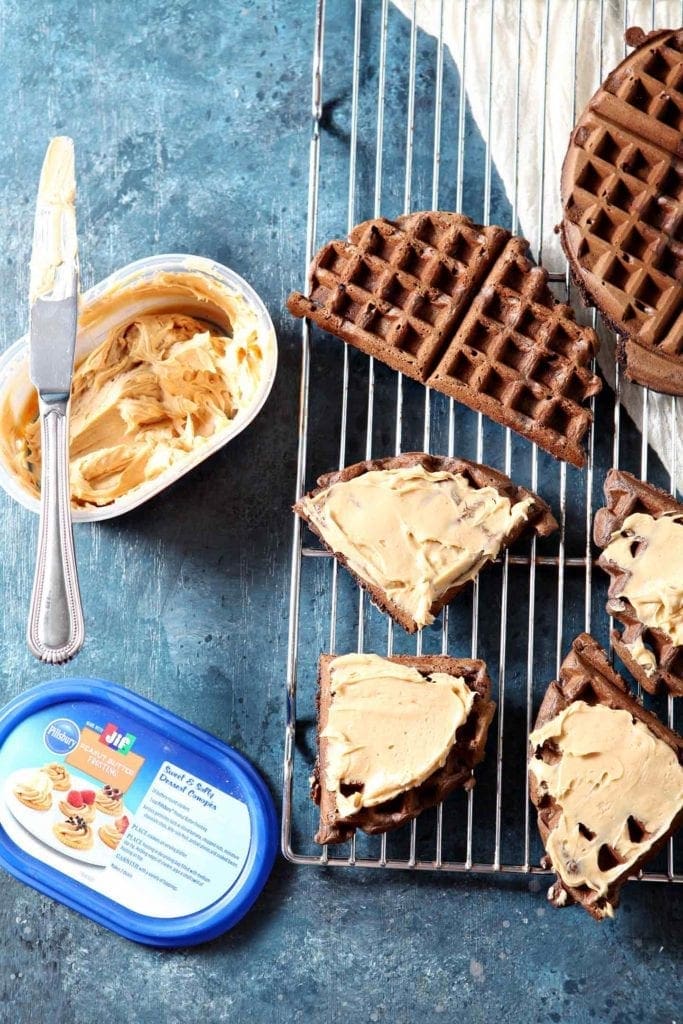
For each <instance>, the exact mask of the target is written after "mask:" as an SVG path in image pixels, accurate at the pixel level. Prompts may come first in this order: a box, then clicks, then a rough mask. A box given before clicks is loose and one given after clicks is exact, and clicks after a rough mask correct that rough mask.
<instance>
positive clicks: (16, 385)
mask: <svg viewBox="0 0 683 1024" xmlns="http://www.w3.org/2000/svg"><path fill="white" fill-rule="evenodd" d="M164 273H168V274H179V273H180V274H189V275H192V276H194V275H199V276H204V277H206V278H207V279H209V281H211V282H215V283H216V284H217V285H218V286H219V287H220V288H222V289H224V290H226V291H227V292H230V293H232V294H235V295H239V296H241V297H242V298H243V299H244V300H245V301H246V302H247V304H248V306H249V307H250V308H251V309H252V310H253V311H254V313H255V314H256V317H257V320H258V324H259V327H260V335H259V341H260V342H261V343H262V348H263V355H264V361H263V370H262V376H261V381H260V384H259V387H258V389H257V391H256V393H255V395H254V397H253V400H252V401H251V403H250V404H249V405H248V406H246V407H245V408H244V409H240V410H239V412H238V413H237V415H236V416H235V418H234V419H233V420H231V422H230V424H229V425H228V426H227V427H225V428H224V429H222V430H220V431H217V432H216V433H215V434H214V435H213V436H211V437H209V438H207V439H206V441H205V442H204V443H203V444H202V445H201V446H200V447H198V448H197V449H196V450H195V451H193V452H189V453H188V454H187V457H186V458H183V459H182V460H179V461H178V462H177V463H175V464H174V465H172V466H170V467H169V468H168V469H167V470H165V471H164V472H163V473H161V474H160V475H159V476H157V477H155V478H154V479H153V480H149V481H148V482H146V483H144V484H141V485H140V486H139V487H136V488H134V489H133V490H132V491H130V492H128V493H127V494H124V495H122V496H121V497H119V498H116V499H115V500H114V501H113V502H112V503H111V504H109V505H103V506H101V507H97V508H95V507H88V508H81V507H72V517H73V520H74V522H96V521H98V520H102V519H112V518H113V517H114V516H119V515H123V513H124V512H130V510H131V509H134V508H137V506H138V505H142V504H143V503H144V502H145V501H148V500H149V499H150V498H152V497H154V495H156V494H158V493H159V492H160V491H163V490H164V488H166V487H168V486H170V484H173V483H175V481H176V480H178V479H179V478H180V477H181V476H184V475H185V473H189V472H190V470H191V469H194V468H195V466H197V465H199V463H200V462H203V461H204V459H208V457H209V456H210V455H213V454H214V452H217V451H218V449H219V448H222V447H223V445H226V444H228V442H229V441H232V440H233V439H234V438H235V437H237V435H238V434H240V433H241V432H242V431H243V430H244V429H245V427H247V426H248V425H249V424H250V423H251V421H252V420H253V419H254V417H255V416H257V415H258V413H259V412H260V411H261V409H262V408H263V405H264V403H265V401H266V399H267V398H268V395H269V393H270V390H271V388H272V386H273V381H274V379H275V372H276V369H277V343H276V340H275V330H274V328H273V322H272V320H271V318H270V315H269V313H268V310H267V309H266V307H265V306H264V304H263V302H262V301H261V299H260V298H259V296H258V295H257V294H256V292H255V291H254V289H253V288H252V287H251V286H250V285H249V284H247V282H246V281H244V280H243V278H241V277H240V276H239V275H238V274H236V273H235V272H234V271H233V270H230V269H229V268H228V267H224V266H223V265H222V264H220V263H216V262H214V261H213V260H209V259H204V258H203V257H199V256H190V255H188V254H182V253H172V254H166V255H162V256H150V257H148V258H146V259H142V260H137V261H136V262H135V263H129V264H128V265H127V266H125V267H122V268H121V270H117V271H116V272H115V273H113V274H111V275H110V276H109V277H107V278H105V279H104V280H103V281H100V282H99V284H96V285H95V286H94V287H93V288H90V289H89V290H88V291H87V292H85V293H84V295H82V297H81V308H80V316H79V322H80V320H82V319H84V318H85V319H87V315H88V311H89V310H91V309H92V308H93V307H94V305H95V303H96V302H97V301H98V300H100V299H102V297H103V296H104V295H105V294H106V293H107V292H109V291H112V290H113V289H117V288H118V289H125V286H126V285H128V284H131V283H136V284H137V283H139V282H140V281H144V280H151V279H152V278H155V277H157V276H158V275H159V274H164ZM180 306H182V309H183V311H184V312H187V313H189V314H190V315H192V314H193V313H194V315H198V316H202V317H203V318H204V319H211V316H208V317H207V309H206V307H205V306H202V305H201V303H199V302H195V303H194V304H193V302H192V301H191V300H190V299H188V297H187V295H184V294H181V293H174V292H173V289H172V288H169V289H166V290H165V291H164V293H163V295H160V296H158V297H157V298H152V297H146V298H143V299H140V300H138V301H132V302H130V303H128V304H125V305H119V306H118V307H116V308H113V311H112V314H111V316H106V317H100V318H99V319H98V321H97V323H96V325H95V327H94V328H90V327H86V328H84V329H83V328H79V332H78V336H77V339H76V361H78V360H79V359H81V358H83V357H84V356H86V355H88V353H89V352H91V351H92V350H93V349H94V348H96V347H97V345H99V344H100V343H101V342H102V341H103V340H104V338H105V337H106V335H107V334H108V333H109V332H110V331H111V330H112V328H114V327H116V326H117V325H119V324H122V323H125V322H126V320H128V319H130V318H131V317H133V316H135V315H137V314H140V313H151V312H161V311H164V310H166V311H168V310H169V308H177V307H180ZM215 318H216V319H218V320H220V309H219V308H218V306H217V307H216V310H215ZM225 319H227V314H226V317H225ZM31 391H32V385H31V383H30V380H29V378H28V336H27V335H25V336H24V337H23V338H20V339H19V340H18V341H16V342H15V343H14V344H13V345H11V346H10V348H9V349H7V351H6V352H4V353H3V354H2V356H0V403H2V402H4V400H5V397H6V395H7V393H8V392H9V396H10V399H9V400H10V403H11V405H12V408H14V409H17V410H19V409H21V408H23V406H24V404H25V402H26V401H27V400H28V398H29V396H30V394H31ZM0 486H2V488H3V489H4V490H5V491H6V492H7V493H8V494H9V495H10V496H11V497H12V498H14V499H16V501H18V502H20V503H21V504H22V505H23V506H24V507H25V508H28V509H30V510H31V511H32V512H38V511H39V508H40V504H39V501H38V499H37V498H36V496H35V495H34V494H33V493H32V492H31V491H30V490H29V489H28V488H27V487H26V486H25V485H24V484H23V482H22V481H21V479H20V478H19V477H18V476H17V475H16V474H15V473H14V472H13V471H12V469H11V467H10V465H9V461H8V453H7V451H6V449H5V446H4V445H2V444H0Z"/></svg>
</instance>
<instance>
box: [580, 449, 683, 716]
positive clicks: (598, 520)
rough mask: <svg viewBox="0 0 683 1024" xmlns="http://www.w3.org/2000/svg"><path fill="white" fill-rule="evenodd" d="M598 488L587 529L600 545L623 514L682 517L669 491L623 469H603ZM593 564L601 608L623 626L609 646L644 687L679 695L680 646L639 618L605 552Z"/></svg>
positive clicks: (682, 686) (682, 689) (682, 683)
mask: <svg viewBox="0 0 683 1024" xmlns="http://www.w3.org/2000/svg"><path fill="white" fill-rule="evenodd" d="M604 490H605V502H606V504H605V507H604V508H601V509H598V511H597V512H596V514H595V523H594V530H593V534H594V539H595V543H596V544H597V545H598V547H601V548H606V547H607V545H608V544H609V543H610V540H611V538H612V535H613V534H614V533H616V532H617V531H620V530H622V529H623V526H624V523H625V522H626V520H627V519H628V517H629V516H631V515H634V514H636V513H643V514H645V515H648V516H652V517H653V518H654V519H658V518H659V517H660V516H662V515H672V514H673V515H680V516H681V517H683V505H682V504H681V503H680V502H678V501H676V499H675V498H673V497H672V496H671V495H670V494H667V493H666V491H662V490H660V489H659V488H658V487H653V486H652V484H648V483H645V482H644V481H642V480H638V479H637V478H636V477H634V476H632V475H631V474H630V473H626V472H624V471H623V470H619V469H611V470H610V471H609V473H608V474H607V477H606V479H605V487H604ZM635 541H636V538H635V537H634V542H635ZM598 564H599V565H600V566H601V568H603V569H604V570H605V572H606V573H608V574H609V576H610V586H609V595H608V601H607V611H608V612H609V614H610V615H612V616H613V617H614V618H615V619H616V620H617V621H618V622H620V623H621V624H622V625H623V626H624V629H623V631H621V632H620V631H619V630H616V629H615V630H613V632H612V646H613V647H614V649H615V651H616V652H617V654H618V655H619V657H620V658H621V660H622V661H623V663H624V665H626V667H627V668H628V670H629V672H631V673H632V675H633V676H634V678H635V679H637V681H638V682H639V683H640V685H641V686H642V687H643V689H645V690H648V691H649V692H650V693H657V692H658V691H659V690H667V691H668V692H669V693H670V694H672V696H674V697H681V696H683V647H681V646H680V645H676V644H675V643H674V642H673V640H672V639H671V637H670V636H669V635H668V634H667V633H665V632H664V630H662V629H658V628H651V627H648V626H646V625H645V624H644V623H643V622H641V621H640V619H639V618H638V615H637V614H636V611H635V609H634V607H633V605H632V604H631V602H630V601H629V600H628V599H627V598H626V597H625V596H624V595H623V593H622V589H623V587H624V583H625V575H626V574H625V571H624V569H623V568H622V567H621V566H619V565H616V564H615V563H614V562H613V561H611V560H610V559H609V557H608V556H607V555H605V554H603V555H601V556H600V559H599V561H598ZM681 582H682V585H683V581H681ZM638 651H640V652H641V654H640V660H638V658H637V654H638ZM643 655H645V659H643ZM648 662H649V664H648Z"/></svg>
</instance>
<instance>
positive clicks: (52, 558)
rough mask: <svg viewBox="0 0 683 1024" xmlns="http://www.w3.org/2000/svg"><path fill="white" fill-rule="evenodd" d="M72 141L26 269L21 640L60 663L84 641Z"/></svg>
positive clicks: (55, 145)
mask: <svg viewBox="0 0 683 1024" xmlns="http://www.w3.org/2000/svg"><path fill="white" fill-rule="evenodd" d="M74 163H75V162H74V144H73V140H72V139H70V138H67V137H66V136H60V137H57V138H54V139H53V140H52V141H51V143H50V145H49V146H48V149H47V153H46V154H45V160H44V162H43V169H42V172H41V175H40V185H39V188H38V201H37V205H36V219H35V227H34V233H33V252H32V255H31V275H30V303H31V314H30V334H29V338H30V342H29V348H30V373H31V380H32V382H33V384H34V386H35V388H36V390H37V392H38V409H39V415H40V436H41V451H42V472H41V491H40V527H39V532H38V550H37V556H36V572H35V577H34V581H33V593H32V596H31V607H30V611H29V619H28V628H27V640H28V645H29V648H30V650H31V652H32V653H33V654H35V656H36V657H37V658H40V660H41V661H46V662H50V663H52V664H56V665H58V664H61V663H62V662H65V661H68V660H69V658H72V657H73V656H74V654H76V653H77V652H78V651H79V650H80V649H81V647H82V646H83V639H84V626H83V610H82V607H81V596H80V591H79V587H78V572H77V569H76V556H75V552H74V540H73V528H72V523H71V498H70V489H69V397H70V394H71V377H72V374H73V363H74V348H75V344H76V326H77V319H78V240H77V236H76V175H75V166H74Z"/></svg>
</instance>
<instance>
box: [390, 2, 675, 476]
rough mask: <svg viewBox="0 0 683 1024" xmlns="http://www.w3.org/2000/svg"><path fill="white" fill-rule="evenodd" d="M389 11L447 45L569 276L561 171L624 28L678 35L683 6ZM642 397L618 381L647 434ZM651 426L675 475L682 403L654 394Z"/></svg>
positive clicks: (487, 135)
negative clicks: (561, 227)
mask: <svg viewBox="0 0 683 1024" xmlns="http://www.w3.org/2000/svg"><path fill="white" fill-rule="evenodd" d="M392 2H393V3H395V5H396V6H397V7H398V8H399V9H400V10H401V11H402V12H403V14H405V15H406V16H407V17H408V18H412V16H413V13H415V16H416V20H417V24H418V26H419V27H420V28H421V29H423V30H424V31H425V32H428V33H429V34H430V35H432V36H435V37H437V38H438V37H439V34H440V31H441V32H442V37H443V42H444V45H445V46H446V47H447V48H448V50H449V52H450V54H451V56H452V58H453V60H454V61H455V64H456V65H457V67H458V71H459V73H460V76H461V79H462V78H464V84H465V91H466V95H467V101H468V103H469V106H470V110H471V112H472V116H473V118H474V120H475V122H476V124H477V127H478V128H479V131H480V132H481V135H482V137H483V138H484V140H485V141H488V143H489V146H490V153H491V157H492V160H493V163H494V165H495V167H496V170H497V172H498V174H499V176H500V179H501V180H502V182H503V184H504V186H505V189H506V192H507V195H508V198H509V200H510V202H511V204H512V206H513V210H516V211H517V217H518V222H519V231H520V233H521V234H522V235H524V237H525V238H528V239H529V241H530V243H531V248H532V251H533V252H534V254H535V255H537V256H538V257H539V258H540V259H541V260H542V262H543V265H544V266H545V267H546V269H547V270H549V271H551V272H555V273H564V270H565V266H566V262H565V259H564V256H563V253H562V250H561V247H560V242H559V239H558V236H557V235H556V234H555V231H554V228H555V225H556V224H557V223H558V222H559V220H560V219H561V209H560V196H559V183H560V171H561V167H562V161H563V159H564V154H565V152H566V149H567V143H568V141H569V133H570V131H571V129H572V127H573V125H574V122H575V120H576V118H577V117H578V115H579V114H580V113H581V110H582V109H583V107H584V106H585V104H586V103H587V102H588V100H589V99H590V97H591V96H592V94H593V93H594V92H595V90H596V89H597V87H598V85H599V84H600V82H601V81H602V79H603V78H605V77H606V75H607V74H608V72H609V71H610V70H611V69H612V68H613V67H614V66H615V65H616V64H618V63H619V61H620V60H622V58H623V57H624V56H625V53H626V52H627V51H626V49H625V45H624V30H625V28H626V27H629V26H631V25H638V26H640V27H641V28H643V29H645V30H646V31H649V30H650V29H651V28H652V27H654V28H667V27H668V28H675V27H678V26H679V25H680V24H681V6H682V5H681V3H680V0H676V2H670V0H657V3H656V4H653V3H652V2H650V0H648V2H638V0H636V2H630V3H627V2H625V0H602V2H600V0H554V2H553V0H469V2H467V0H443V4H442V3H441V0H392ZM442 16H443V21H442ZM653 16H654V25H653ZM575 37H576V40H577V42H576V56H575V46H574V40H575ZM463 69H464V70H463ZM546 70H547V73H546ZM491 77H492V81H493V89H492V91H491V96H492V102H491V103H490V104H489V89H488V82H489V79H490V78H491ZM574 81H576V89H574ZM518 88H519V104H518V109H519V124H518V125H517V123H516V120H517V119H516V117H515V112H516V109H517V106H516V97H517V90H518ZM544 97H545V105H544ZM544 107H545V117H544ZM464 212H465V213H466V212H467V211H464ZM598 331H599V334H600V338H601V351H600V355H599V360H598V361H599V363H600V368H601V370H602V373H603V375H604V377H605V379H606V380H607V381H608V383H609V384H610V386H611V387H614V383H615V368H614V335H613V334H612V333H611V332H610V331H608V330H606V329H604V328H603V327H602V324H601V323H600V322H598ZM643 396H644V392H643V389H642V388H640V387H638V386H637V385H635V384H630V383H629V382H628V381H626V380H624V378H623V375H622V376H621V401H622V404H623V406H624V407H625V409H626V410H627V412H628V414H629V416H630V417H631V418H632V420H633V421H634V422H635V424H636V425H637V427H638V429H639V430H641V431H642V429H643V419H644V414H643V408H644V397H643ZM645 426H646V430H647V436H648V440H649V443H650V445H651V446H652V448H654V450H655V451H656V452H657V453H658V454H659V456H660V458H661V459H662V462H663V463H664V465H665V466H666V467H667V469H668V470H669V471H671V469H672V465H671V462H672V459H671V452H672V442H673V437H672V435H674V436H675V439H676V440H675V443H676V444H679V445H680V440H679V439H680V438H681V437H682V436H683V402H676V403H674V400H672V399H671V398H670V397H669V396H666V395H657V394H655V393H654V392H651V393H650V394H649V397H648V399H647V418H646V425H645ZM676 465H677V469H678V472H677V482H678V486H679V488H681V489H683V452H681V450H680V447H679V451H678V452H677V459H676Z"/></svg>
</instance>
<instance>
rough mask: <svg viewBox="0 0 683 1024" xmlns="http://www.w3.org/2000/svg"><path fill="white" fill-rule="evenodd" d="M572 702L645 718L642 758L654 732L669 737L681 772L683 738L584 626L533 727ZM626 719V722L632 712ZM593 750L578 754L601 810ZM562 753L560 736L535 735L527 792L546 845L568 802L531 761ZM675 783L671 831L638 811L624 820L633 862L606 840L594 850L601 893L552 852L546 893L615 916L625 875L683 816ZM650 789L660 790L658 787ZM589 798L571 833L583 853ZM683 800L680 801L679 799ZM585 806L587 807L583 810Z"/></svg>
mask: <svg viewBox="0 0 683 1024" xmlns="http://www.w3.org/2000/svg"><path fill="white" fill-rule="evenodd" d="M575 702H584V703H585V704H587V705H589V706H595V705H602V707H603V708H608V709H613V710H621V711H626V712H627V713H628V716H629V717H630V724H634V723H638V722H639V723H642V725H643V726H645V728H646V729H647V730H648V732H649V734H651V736H650V738H649V739H648V743H647V747H646V748H645V753H644V755H642V756H643V757H644V759H645V760H647V758H648V751H650V756H651V752H652V751H653V750H654V747H653V746H652V744H653V743H654V741H655V740H658V741H663V743H664V744H666V745H667V746H668V747H670V748H671V750H672V751H673V754H674V756H673V758H672V757H671V755H668V754H667V757H668V758H669V760H670V761H671V764H670V765H669V768H672V769H673V772H676V773H678V778H679V780H680V773H679V766H681V765H683V739H682V738H681V737H680V736H678V735H677V734H676V733H675V732H673V731H672V730H671V729H668V728H667V727H666V726H665V725H663V724H662V723H661V722H660V721H659V719H658V718H657V717H656V715H653V714H652V713H651V712H649V711H646V710H645V708H643V706H642V705H641V704H639V703H638V701H637V700H636V698H635V696H634V695H633V694H632V693H631V692H630V690H629V688H628V686H627V685H626V683H625V682H624V680H623V679H622V678H621V676H619V675H618V674H617V673H616V672H615V671H614V669H613V668H612V667H611V666H610V664H609V661H608V658H607V655H606V654H605V652H604V651H603V650H602V648H601V647H600V645H599V644H598V642H597V641H596V640H594V639H593V637H592V636H590V635H589V634H587V633H582V634H581V635H579V636H578V637H576V639H575V640H574V642H573V644H572V647H571V650H570V652H569V654H568V655H567V657H566V658H565V660H564V661H563V663H562V665H561V667H560V678H559V680H558V681H556V682H552V683H551V684H550V686H549V687H548V690H547V691H546V694H545V697H544V698H543V702H542V703H541V707H540V709H539V712H538V717H537V719H536V724H535V727H534V729H535V730H538V729H542V728H543V727H544V726H547V724H548V723H550V722H552V721H553V720H554V719H556V718H557V717H558V716H559V715H561V714H562V713H563V712H564V711H565V710H566V709H568V708H569V707H570V705H572V704H574V703H575ZM626 721H627V722H628V719H627V720H626ZM630 724H629V728H630ZM532 735H533V734H532ZM592 751H593V747H592V746H590V744H588V743H587V742H585V741H584V742H583V743H582V747H581V749H580V750H579V752H578V755H579V761H580V760H581V758H582V756H583V755H585V760H586V771H587V772H588V773H589V777H588V780H587V785H586V786H585V787H584V788H585V790H586V791H589V790H590V791H591V792H595V794H596V800H597V801H598V804H599V807H598V811H599V812H600V811H601V810H602V809H603V807H602V805H601V804H600V793H599V792H598V790H599V788H600V785H601V783H602V781H604V780H603V779H602V777H600V778H598V777H597V776H598V775H599V771H598V769H597V768H596V767H595V766H594V765H593V760H594V757H592V756H588V755H591V752H592ZM562 756H563V754H562V750H561V749H560V748H558V746H557V741H553V740H546V741H545V742H544V743H543V744H541V745H539V746H534V745H533V742H532V743H531V744H530V747H529V758H530V771H529V793H530V797H531V801H532V803H533V804H534V806H535V807H536V809H537V811H538V829H539V832H540V834H541V839H542V841H543V845H544V846H545V847H546V849H548V845H549V838H550V836H551V834H552V832H553V830H554V829H556V828H558V826H559V824H560V822H561V817H562V814H563V808H562V807H561V806H560V805H559V804H558V802H557V800H556V799H555V798H554V796H553V795H551V794H550V793H549V792H548V787H547V785H544V784H543V781H542V779H541V781H540V782H539V780H538V779H537V777H536V775H535V774H534V772H533V771H532V767H531V766H532V764H533V762H534V759H538V761H540V762H543V763H544V764H545V765H553V764H556V763H557V762H558V760H560V759H561V758H562ZM591 772H592V773H593V777H592V778H591V777H590V773H591ZM607 775H611V776H612V777H613V778H615V779H618V778H619V775H618V773H617V770H616V767H613V768H612V769H611V771H608V772H607ZM629 778H630V779H635V780H636V783H635V784H636V785H637V784H638V783H639V782H641V783H642V779H641V778H640V775H639V774H638V773H633V774H632V775H630V776H629ZM675 786H678V792H679V793H680V794H681V795H680V796H679V797H678V799H677V801H676V802H675V803H674V805H673V806H672V807H669V813H670V814H671V817H670V818H669V817H667V818H666V822H668V827H667V828H666V831H664V832H662V834H661V835H658V836H656V837H655V838H654V840H653V836H652V835H651V834H649V833H648V832H647V830H646V829H645V827H644V826H643V824H642V823H641V822H638V821H637V820H636V819H635V818H632V817H629V818H628V820H627V821H626V822H625V823H623V824H624V826H625V829H624V833H625V834H624V833H622V838H623V840H624V841H625V843H626V844H627V845H628V846H630V845H631V844H636V845H635V854H633V855H632V857H631V859H630V861H629V862H628V863H627V861H626V860H624V859H623V857H622V856H621V855H620V854H619V852H618V851H617V850H615V849H611V848H609V847H607V848H603V847H601V848H600V850H599V852H598V855H597V865H598V868H599V870H601V871H603V872H609V873H610V876H611V877H610V880H609V885H608V886H607V887H606V891H605V892H604V893H599V892H598V891H596V890H595V889H593V888H591V887H590V886H589V885H588V884H586V883H582V884H576V885H572V884H568V882H567V881H566V880H563V878H562V877H561V875H560V873H559V871H558V865H557V864H555V863H553V862H552V859H551V858H550V857H549V856H547V857H546V858H544V862H543V863H544V866H547V867H553V868H554V869H555V871H556V872H557V879H556V881H555V882H554V884H553V885H552V886H551V888H550V891H549V893H548V899H549V900H550V901H551V902H552V903H553V904H554V905H555V906H557V907H562V906H565V905H567V904H570V903H580V904H581V905H582V906H583V907H584V908H585V909H586V910H587V911H588V912H589V914H591V915H592V916H593V917H594V918H596V919H597V920H602V919H603V918H604V917H611V916H612V914H613V912H614V909H615V908H616V907H617V906H618V905H619V899H620V892H621V888H622V887H623V885H624V883H625V882H626V881H627V880H628V878H629V877H631V876H632V875H634V874H636V872H637V871H638V870H639V869H640V868H641V867H642V866H643V865H644V864H645V863H646V862H647V861H649V860H650V859H651V858H653V857H654V856H655V855H656V854H657V852H658V851H659V850H660V849H661V847H662V846H663V845H664V844H665V843H666V842H667V840H668V839H669V838H670V837H671V836H672V835H673V834H674V833H675V832H676V830H677V829H678V828H679V827H680V825H681V824H683V789H681V786H680V784H679V782H677V781H675V782H674V787H675ZM655 788H657V787H655ZM631 792H633V790H631ZM649 793H650V790H648V792H647V793H640V794H639V797H643V798H644V799H645V801H646V802H647V800H648V797H649ZM652 795H653V796H655V794H654V793H653V794H652ZM586 803H587V804H588V806H586V808H585V818H586V822H587V823H588V824H579V832H580V833H582V835H579V836H577V837H576V838H575V839H574V838H573V837H572V836H570V837H569V841H570V842H571V843H576V846H575V848H574V849H575V850H576V852H577V855H578V854H579V852H581V853H583V854H584V855H585V844H584V843H583V841H582V837H583V839H586V840H587V841H588V842H590V841H592V840H594V839H595V836H594V835H593V834H591V831H590V823H592V824H595V821H594V819H593V818H592V812H591V807H590V806H589V804H590V800H589V799H588V798H586ZM679 803H680V806H678V804H679ZM608 804H609V801H608ZM581 813H582V814H583V811H582V812H581ZM617 824H618V825H619V824H620V823H619V822H617ZM662 827H663V826H662ZM640 844H642V848H643V852H642V854H640V855H638V850H639V847H640ZM617 845H618V841H617ZM594 852H595V851H594ZM620 863H622V864H626V867H625V868H624V870H623V872H621V873H619V872H618V870H617V871H615V870H614V869H615V868H617V869H618V867H619V864H620ZM569 867H570V869H572V868H574V867H575V866H574V865H572V864H571V863H569Z"/></svg>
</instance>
